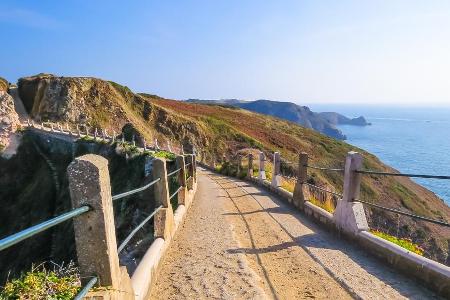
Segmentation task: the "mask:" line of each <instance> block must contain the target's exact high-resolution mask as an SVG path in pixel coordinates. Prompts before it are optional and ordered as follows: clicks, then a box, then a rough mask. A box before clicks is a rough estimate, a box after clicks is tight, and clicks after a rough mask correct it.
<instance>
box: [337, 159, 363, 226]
mask: <svg viewBox="0 0 450 300" xmlns="http://www.w3.org/2000/svg"><path fill="white" fill-rule="evenodd" d="M362 161H363V157H362V156H361V154H359V153H357V152H353V151H352V152H349V153H348V154H347V158H346V161H345V173H344V194H343V198H342V200H340V201H338V203H337V207H336V210H335V212H334V216H333V217H334V220H335V222H336V225H337V227H338V228H339V229H341V230H343V231H345V232H347V233H350V234H357V233H358V232H359V231H362V230H368V229H369V226H368V224H367V218H366V214H365V212H364V207H363V205H362V203H360V202H354V201H355V199H357V198H358V197H359V192H360V188H361V174H359V173H356V172H355V171H356V170H360V169H361V167H362Z"/></svg>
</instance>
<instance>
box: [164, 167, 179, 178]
mask: <svg viewBox="0 0 450 300" xmlns="http://www.w3.org/2000/svg"><path fill="white" fill-rule="evenodd" d="M180 171H181V168H178V169H176V170H175V171H173V172H170V173H169V174H167V177H170V176H172V175H175V174H176V173H178V172H180Z"/></svg>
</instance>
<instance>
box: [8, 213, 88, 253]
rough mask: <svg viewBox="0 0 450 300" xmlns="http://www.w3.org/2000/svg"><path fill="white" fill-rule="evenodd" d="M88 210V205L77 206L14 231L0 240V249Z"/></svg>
mask: <svg viewBox="0 0 450 300" xmlns="http://www.w3.org/2000/svg"><path fill="white" fill-rule="evenodd" d="M89 210H90V207H89V206H87V205H86V206H82V207H79V208H76V209H74V210H71V211H69V212H67V213H64V214H62V215H60V216H57V217H55V218H53V219H50V220H48V221H45V222H42V223H40V224H37V225H34V226H32V227H30V228H27V229H25V230H22V231H20V232H18V233H15V234H13V235H10V236H8V237H6V238H4V239H1V240H0V251H2V250H4V249H6V248H9V247H11V246H13V245H15V244H17V243H19V242H21V241H23V240H25V239H27V238H29V237H32V236H34V235H36V234H38V233H40V232H42V231H44V230H47V229H49V228H51V227H53V226H56V225H58V224H60V223H62V222H64V221H67V220H70V219H72V218H75V217H76V216H79V215H81V214H84V213H85V212H88V211H89Z"/></svg>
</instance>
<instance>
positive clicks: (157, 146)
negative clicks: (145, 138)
mask: <svg viewBox="0 0 450 300" xmlns="http://www.w3.org/2000/svg"><path fill="white" fill-rule="evenodd" d="M155 149H156V150H159V145H158V139H156V138H155Z"/></svg>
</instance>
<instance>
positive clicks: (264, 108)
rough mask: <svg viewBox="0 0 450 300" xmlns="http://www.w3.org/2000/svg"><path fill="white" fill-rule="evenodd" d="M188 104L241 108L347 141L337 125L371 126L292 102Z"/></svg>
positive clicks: (261, 101) (361, 121)
mask: <svg viewBox="0 0 450 300" xmlns="http://www.w3.org/2000/svg"><path fill="white" fill-rule="evenodd" d="M186 102H189V103H198V104H212V105H214V104H215V105H229V106H235V107H240V108H243V109H247V110H250V111H254V112H257V113H261V114H265V115H269V116H274V117H277V118H280V119H284V120H288V121H291V122H294V123H297V124H299V125H301V126H303V127H306V128H311V129H314V130H316V131H318V132H320V133H322V134H325V135H327V136H329V137H333V138H335V139H339V140H345V139H346V136H345V135H344V134H343V133H342V131H341V130H339V129H338V128H336V126H337V125H355V126H366V125H370V124H369V123H367V121H366V120H365V119H364V117H358V118H354V119H350V118H347V117H345V116H343V115H341V114H338V113H335V112H324V113H316V112H313V111H311V110H310V109H309V107H307V106H300V105H297V104H295V103H292V102H280V101H272V100H256V101H244V100H236V99H225V100H198V99H189V100H187V101H186Z"/></svg>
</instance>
